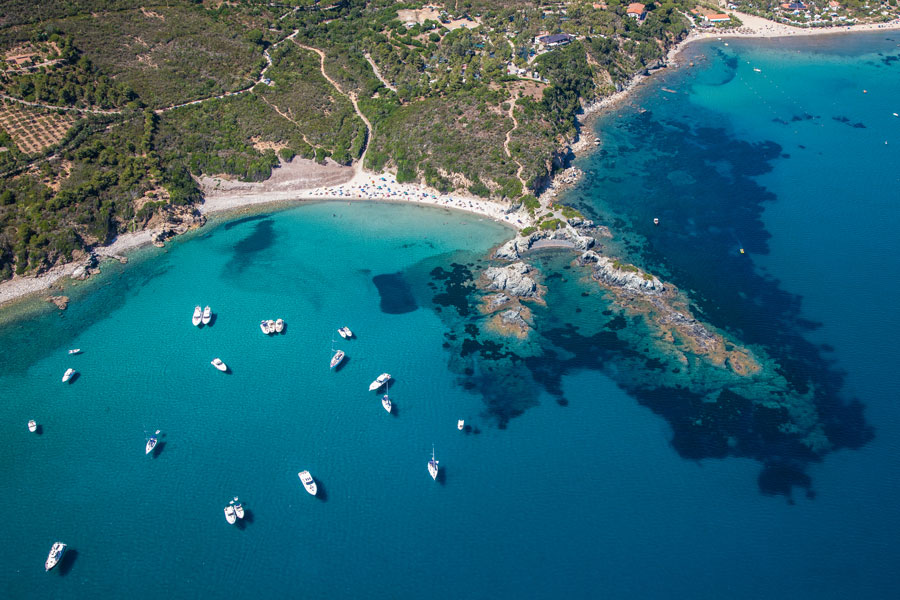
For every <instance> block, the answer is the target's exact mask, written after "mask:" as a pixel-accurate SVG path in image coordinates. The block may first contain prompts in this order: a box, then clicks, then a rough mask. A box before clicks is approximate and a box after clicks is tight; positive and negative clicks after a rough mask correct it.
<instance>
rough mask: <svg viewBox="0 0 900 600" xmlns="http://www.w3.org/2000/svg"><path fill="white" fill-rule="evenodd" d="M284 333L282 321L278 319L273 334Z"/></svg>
mask: <svg viewBox="0 0 900 600" xmlns="http://www.w3.org/2000/svg"><path fill="white" fill-rule="evenodd" d="M282 331H284V319H278V320H277V321H275V333H281V332H282Z"/></svg>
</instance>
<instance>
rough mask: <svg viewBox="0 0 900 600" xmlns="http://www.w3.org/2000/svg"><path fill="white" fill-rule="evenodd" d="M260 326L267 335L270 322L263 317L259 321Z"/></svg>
mask: <svg viewBox="0 0 900 600" xmlns="http://www.w3.org/2000/svg"><path fill="white" fill-rule="evenodd" d="M259 328H260V329H262V332H263V333H265V334H266V335H269V333H270V332H269V322H268V321H266V320H265V319H263V320H262V321H260V322H259Z"/></svg>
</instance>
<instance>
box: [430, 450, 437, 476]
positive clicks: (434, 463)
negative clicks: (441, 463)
mask: <svg viewBox="0 0 900 600" xmlns="http://www.w3.org/2000/svg"><path fill="white" fill-rule="evenodd" d="M428 474H429V475H431V478H432V479H435V480H436V479H437V474H438V461H436V460H435V459H434V446H432V447H431V460H429V461H428Z"/></svg>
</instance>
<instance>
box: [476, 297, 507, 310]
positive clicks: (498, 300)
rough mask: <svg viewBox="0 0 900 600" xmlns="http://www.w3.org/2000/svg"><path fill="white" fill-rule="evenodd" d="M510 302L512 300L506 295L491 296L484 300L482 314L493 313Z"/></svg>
mask: <svg viewBox="0 0 900 600" xmlns="http://www.w3.org/2000/svg"><path fill="white" fill-rule="evenodd" d="M510 302H512V298H510V297H509V296H507V295H506V294H493V295H491V296H485V298H484V308H483V310H484V312H494V311H495V310H498V309H500V308H502V307H503V306H505V305H507V304H509V303H510Z"/></svg>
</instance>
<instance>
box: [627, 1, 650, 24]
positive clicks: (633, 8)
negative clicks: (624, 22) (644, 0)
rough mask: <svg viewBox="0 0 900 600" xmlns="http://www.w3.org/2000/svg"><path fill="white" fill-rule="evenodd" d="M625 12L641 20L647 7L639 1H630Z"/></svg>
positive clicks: (645, 13)
mask: <svg viewBox="0 0 900 600" xmlns="http://www.w3.org/2000/svg"><path fill="white" fill-rule="evenodd" d="M625 14H627V15H628V16H629V17H631V18H633V19H637V20H638V21H643V20H644V17H645V16H646V15H647V7H646V6H644V5H643V4H641V3H640V2H632V3H631V4H629V5H628V8H627V9H626V10H625Z"/></svg>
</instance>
